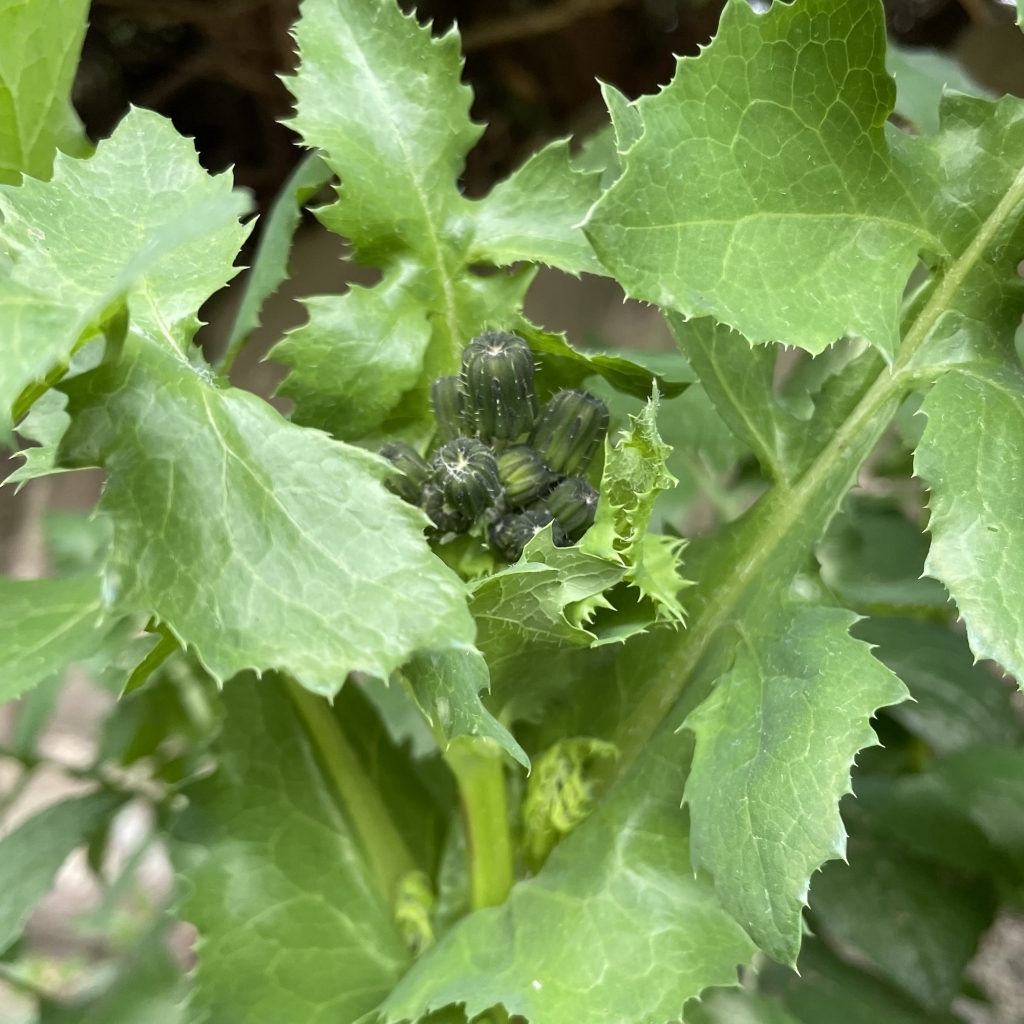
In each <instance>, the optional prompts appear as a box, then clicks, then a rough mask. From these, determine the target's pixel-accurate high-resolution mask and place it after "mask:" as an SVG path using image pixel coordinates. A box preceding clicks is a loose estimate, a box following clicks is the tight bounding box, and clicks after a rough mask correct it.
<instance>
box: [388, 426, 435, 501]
mask: <svg viewBox="0 0 1024 1024" xmlns="http://www.w3.org/2000/svg"><path fill="white" fill-rule="evenodd" d="M380 453H381V455H383V456H384V458H385V459H387V460H388V462H390V463H391V464H392V465H393V466H394V467H395V469H397V470H398V472H397V473H393V474H392V475H390V476H388V477H386V478H385V480H384V486H385V487H386V488H387V489H388V490H389V491H391V493H392V494H397V495H398V496H399V497H400V498H402V499H403V500H405V501H407V502H409V504H410V505H418V504H419V500H420V498H421V497H422V495H423V485H424V484H425V483H426V482H427V480H428V479H429V478H430V466H428V465H427V463H426V460H425V459H424V458H423V457H422V456H421V455H420V453H419V452H418V451H416V449H415V448H413V446H412V445H410V444H405V443H404V442H403V441H391V442H389V443H388V444H386V445H384V447H383V448H381V450H380Z"/></svg>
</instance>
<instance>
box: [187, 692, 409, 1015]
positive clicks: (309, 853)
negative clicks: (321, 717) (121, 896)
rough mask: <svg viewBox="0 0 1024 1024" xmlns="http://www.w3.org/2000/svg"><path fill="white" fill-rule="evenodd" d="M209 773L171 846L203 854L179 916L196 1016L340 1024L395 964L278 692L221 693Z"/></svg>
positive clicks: (382, 913) (396, 946)
mask: <svg viewBox="0 0 1024 1024" xmlns="http://www.w3.org/2000/svg"><path fill="white" fill-rule="evenodd" d="M224 701H225V704H226V708H227V717H226V719H225V724H224V731H223V733H222V735H221V738H220V741H219V743H218V745H217V747H216V754H217V757H218V769H217V772H216V773H215V774H214V775H213V776H211V777H210V778H209V779H206V780H204V781H202V782H200V783H198V784H196V785H195V786H193V787H192V788H191V789H190V790H189V797H190V800H191V804H190V807H189V809H188V811H187V813H186V816H185V818H184V819H183V821H182V825H181V837H182V838H183V839H185V840H186V841H188V842H192V843H201V844H202V845H203V847H205V851H204V854H203V858H202V859H201V861H200V862H199V863H198V865H197V866H195V867H193V868H191V869H190V870H188V871H187V873H186V877H187V880H188V882H189V883H190V891H189V892H188V893H187V895H186V896H185V898H184V900H183V902H182V904H181V905H180V907H179V914H180V916H181V917H182V918H183V919H184V920H187V921H191V922H192V923H193V924H194V925H195V926H196V927H197V928H198V930H199V934H200V943H199V949H198V951H199V965H198V968H197V969H196V973H195V982H196V991H195V995H194V999H193V1006H194V1009H195V1011H199V1012H201V1011H205V1012H206V1013H208V1014H209V1017H210V1019H212V1020H217V1021H227V1020H232V1021H246V1022H247V1024H282V1022H287V1024H326V1022H331V1024H347V1022H350V1021H353V1020H355V1019H356V1018H357V1017H359V1016H360V1015H362V1014H363V1013H365V1012H366V1011H367V1010H369V1009H371V1008H372V1007H373V1006H374V1004H375V1003H376V1002H377V1001H378V1000H379V999H380V998H382V997H383V996H384V995H385V994H386V993H387V992H388V991H389V990H390V988H391V987H392V986H393V985H394V983H395V982H396V981H397V980H398V978H399V977H400V976H401V974H402V973H403V971H404V970H405V967H406V965H407V963H408V954H407V952H406V949H405V946H404V943H403V942H402V940H401V938H400V937H399V935H398V933H397V932H396V930H395V928H394V925H393V924H392V921H391V915H390V913H389V911H388V908H387V907H386V906H385V904H384V901H383V900H382V898H381V896H380V894H379V893H378V891H377V889H376V888H375V887H374V885H373V881H372V879H373V876H372V874H371V873H370V870H369V868H368V866H367V865H366V864H365V863H364V861H363V858H362V855H361V854H360V852H359V849H358V848H357V845H356V841H355V839H354V837H353V834H352V831H351V828H350V826H349V824H348V823H347V821H346V819H345V818H344V817H343V816H342V814H341V812H340V811H339V809H338V805H337V803H336V802H335V798H334V796H333V795H332V794H331V793H330V792H329V791H328V789H327V785H326V783H325V780H324V777H323V775H322V774H321V771H320V769H319V768H318V766H317V762H316V759H315V757H314V754H313V750H312V749H311V747H310V744H309V741H308V739H307V738H306V734H305V732H304V731H303V729H302V726H301V724H300V721H299V718H298V716H297V714H296V711H295V709H294V707H293V706H292V704H291V702H290V701H289V700H288V697H287V695H286V693H285V691H284V688H283V686H282V685H281V683H280V682H279V681H278V680H276V679H275V678H273V677H268V678H267V679H264V680H262V681H258V680H256V679H253V678H252V677H243V678H241V679H239V680H236V681H234V682H232V683H230V684H228V686H227V687H226V688H225V691H224Z"/></svg>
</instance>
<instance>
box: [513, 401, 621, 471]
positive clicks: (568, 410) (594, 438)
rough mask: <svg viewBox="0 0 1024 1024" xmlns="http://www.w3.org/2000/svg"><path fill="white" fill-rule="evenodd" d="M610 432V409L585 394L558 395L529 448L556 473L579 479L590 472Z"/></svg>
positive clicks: (546, 408) (542, 417)
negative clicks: (589, 469)
mask: <svg viewBox="0 0 1024 1024" xmlns="http://www.w3.org/2000/svg"><path fill="white" fill-rule="evenodd" d="M607 430H608V407H607V406H606V405H605V404H604V402H602V401H601V399H600V398H595V397H594V396H593V395H591V394H588V393H587V392H586V391H559V392H557V393H556V394H554V395H552V396H551V398H550V399H548V402H547V405H545V406H544V409H543V410H542V411H541V414H540V419H539V420H538V421H537V425H536V426H535V427H534V428H533V433H532V434H530V444H531V445H532V447H533V448H535V449H536V450H537V451H538V452H539V453H540V456H541V458H542V459H543V460H544V462H545V463H546V464H547V467H548V469H550V470H551V471H552V472H553V473H558V474H563V473H564V474H565V475H566V476H576V475H578V474H579V473H581V472H582V471H583V470H584V469H586V468H587V466H588V464H589V463H590V460H591V458H592V457H593V455H594V451H595V450H596V449H597V446H598V444H600V442H601V440H602V439H603V437H604V435H605V432H606V431H607Z"/></svg>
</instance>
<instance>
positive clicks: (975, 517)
mask: <svg viewBox="0 0 1024 1024" xmlns="http://www.w3.org/2000/svg"><path fill="white" fill-rule="evenodd" d="M922 408H923V410H924V412H925V414H926V415H927V416H928V426H927V428H926V429H925V432H924V437H923V438H922V439H921V444H920V445H919V446H918V448H917V453H916V455H915V459H914V471H915V472H916V473H917V475H918V476H920V477H921V479H922V480H924V482H925V483H926V484H927V485H928V488H929V492H930V495H929V504H930V506H931V518H930V519H929V523H928V529H929V531H930V532H931V534H932V544H931V548H930V550H929V552H928V559H927V561H926V562H925V571H926V572H927V573H928V574H929V575H930V576H934V577H935V578H936V579H939V580H942V582H943V583H945V584H946V586H947V587H948V588H949V592H950V593H951V594H952V595H953V599H954V600H955V601H956V603H957V607H958V608H959V609H960V613H961V614H962V615H963V617H964V619H965V621H966V623H967V635H968V638H969V639H970V642H971V650H973V651H974V654H975V655H976V656H977V657H979V658H993V659H994V660H996V661H998V662H999V664H1001V665H1002V666H1003V667H1004V668H1006V669H1007V670H1008V671H1009V672H1012V673H1013V675H1015V676H1017V677H1018V679H1021V678H1024V580H1022V578H1021V574H1020V571H1019V568H1018V566H1019V564H1020V559H1021V558H1024V524H1022V522H1021V516H1020V505H1019V502H1018V501H1017V494H1016V489H1015V487H1014V486H1013V481H1014V480H1015V479H1016V478H1017V467H1018V466H1019V465H1020V464H1021V460H1020V453H1021V450H1022V447H1021V446H1022V445H1024V376H1022V375H1021V373H1020V371H1019V370H1012V369H1010V368H1006V369H1003V368H1000V367H984V366H976V367H972V368H971V369H968V370H951V371H950V372H949V373H948V374H947V375H946V376H945V377H943V378H942V379H941V380H940V381H939V382H938V384H936V385H935V387H934V388H933V389H932V390H931V392H930V393H929V395H928V397H927V398H926V399H925V402H924V405H923V407H922ZM965 424H970V428H969V429H964V425H965Z"/></svg>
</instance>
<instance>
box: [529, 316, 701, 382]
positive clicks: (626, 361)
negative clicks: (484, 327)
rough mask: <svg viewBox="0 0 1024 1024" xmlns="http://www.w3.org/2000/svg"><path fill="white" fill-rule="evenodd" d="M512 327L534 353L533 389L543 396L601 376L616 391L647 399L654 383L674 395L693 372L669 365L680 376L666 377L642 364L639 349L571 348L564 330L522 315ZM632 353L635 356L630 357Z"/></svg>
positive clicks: (685, 368)
mask: <svg viewBox="0 0 1024 1024" xmlns="http://www.w3.org/2000/svg"><path fill="white" fill-rule="evenodd" d="M513 330H515V332H516V333H517V334H519V335H521V336H522V337H523V338H525V339H526V340H527V341H528V342H529V343H530V348H531V350H532V351H533V353H534V355H535V356H536V357H537V363H538V373H537V390H538V394H539V396H540V397H541V398H542V399H543V398H546V397H547V396H548V395H549V394H553V393H554V392H555V391H558V390H559V389H560V388H578V387H582V386H583V384H584V382H585V381H586V380H587V378H588V377H595V376H597V377H601V378H603V379H604V380H606V381H607V382H608V383H609V384H611V386H612V387H613V388H615V390H616V391H619V392H621V393H622V394H625V395H632V396H633V397H634V398H639V399H642V400H643V401H645V402H646V401H647V399H649V398H650V397H651V392H652V389H653V388H654V387H655V386H657V388H658V392H659V394H661V395H662V396H663V397H665V398H675V396H676V395H680V394H682V393H683V392H684V391H685V390H686V389H687V388H688V387H689V386H690V384H691V383H692V380H693V374H692V373H691V372H690V371H689V369H688V368H687V367H680V366H678V365H673V366H672V367H671V371H670V372H671V375H672V376H673V377H682V378H683V379H681V380H678V379H677V380H667V379H666V378H665V377H664V376H663V375H662V374H661V373H655V372H653V371H652V370H651V369H648V367H647V366H645V365H644V363H643V362H642V361H641V360H642V355H641V354H640V353H634V352H631V353H630V354H629V356H630V358H626V357H625V356H624V355H623V354H621V353H620V354H616V355H608V354H606V353H601V352H581V351H580V350H579V349H575V348H573V347H572V346H571V345H570V344H569V343H568V342H567V341H566V340H565V335H564V334H552V333H551V332H550V331H544V330H541V329H540V328H539V327H535V326H534V325H533V324H531V323H530V322H529V321H528V320H526V319H525V318H523V317H519V318H517V320H516V322H515V323H514V325H513ZM634 357H635V358H634Z"/></svg>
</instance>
